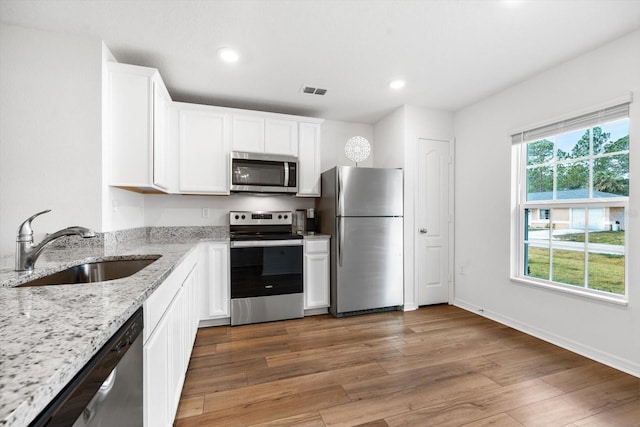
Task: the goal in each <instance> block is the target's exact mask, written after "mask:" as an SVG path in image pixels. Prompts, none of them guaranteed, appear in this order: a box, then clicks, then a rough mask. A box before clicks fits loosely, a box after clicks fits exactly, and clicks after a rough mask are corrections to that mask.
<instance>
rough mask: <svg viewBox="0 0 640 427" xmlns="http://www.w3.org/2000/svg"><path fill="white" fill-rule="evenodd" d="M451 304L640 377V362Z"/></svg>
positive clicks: (462, 303)
mask: <svg viewBox="0 0 640 427" xmlns="http://www.w3.org/2000/svg"><path fill="white" fill-rule="evenodd" d="M453 305H455V306H456V307H460V308H462V309H464V310H467V311H470V312H472V313H476V314H478V315H480V316H483V317H486V318H488V319H491V320H495V321H496V322H498V323H501V324H503V325H506V326H509V327H511V328H513V329H516V330H518V331H520V332H524V333H525V334H528V335H531V336H534V337H536V338H540V339H541V340H544V341H547V342H549V343H551V344H555V345H557V346H559V347H562V348H564V349H566V350H569V351H572V352H574V353H577V354H580V355H582V356H585V357H588V358H589V359H592V360H595V361H597V362H600V363H603V364H605V365H607V366H611V367H612V368H615V369H618V370H620V371H623V372H626V373H628V374H630V375H633V376H635V377H638V378H640V364H639V363H637V362H634V361H632V360H628V359H624V358H621V357H618V356H616V355H613V354H610V353H607V352H604V351H601V350H599V349H596V348H593V347H590V346H586V345H583V344H580V343H578V342H575V341H572V340H570V339H568V338H566V337H561V336H558V335H556V334H553V333H551V332H548V331H544V330H541V329H538V328H536V327H533V326H531V325H526V324H523V323H521V322H519V321H517V320H515V319H512V318H510V317H505V316H502V315H500V314H498V313H493V312H490V311H487V310H485V309H483V308H482V307H478V306H475V305H473V304H470V303H468V302H466V301H464V300H461V299H459V298H456V299H455V300H454V302H453Z"/></svg>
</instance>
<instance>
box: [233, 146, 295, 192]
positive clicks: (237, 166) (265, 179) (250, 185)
mask: <svg viewBox="0 0 640 427" xmlns="http://www.w3.org/2000/svg"><path fill="white" fill-rule="evenodd" d="M231 191H234V192H236V191H246V192H252V193H297V192H298V158H297V157H293V156H283V155H277V154H261V153H247V152H241V151H232V152H231Z"/></svg>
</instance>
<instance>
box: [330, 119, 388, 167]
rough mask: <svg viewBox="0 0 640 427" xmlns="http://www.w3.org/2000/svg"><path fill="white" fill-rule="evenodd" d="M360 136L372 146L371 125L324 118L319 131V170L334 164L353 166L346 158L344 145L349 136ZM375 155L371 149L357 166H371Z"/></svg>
mask: <svg viewBox="0 0 640 427" xmlns="http://www.w3.org/2000/svg"><path fill="white" fill-rule="evenodd" d="M353 136H362V137H364V138H366V139H367V140H368V141H369V143H370V144H371V145H372V146H373V145H374V144H373V126H372V125H369V124H364V123H352V122H341V121H336V120H325V121H324V122H323V123H322V132H321V141H322V148H321V158H322V161H321V162H320V170H321V171H322V172H324V171H326V170H327V169H331V168H332V167H334V166H355V163H354V162H352V161H351V160H349V159H347V156H346V155H345V153H344V145H345V144H346V143H347V141H348V140H349V138H351V137H353ZM375 156H376V152H375V150H373V149H372V150H371V155H370V156H369V158H368V159H366V160H365V161H364V162H361V163H358V166H362V167H371V166H372V165H373V158H374V157H375Z"/></svg>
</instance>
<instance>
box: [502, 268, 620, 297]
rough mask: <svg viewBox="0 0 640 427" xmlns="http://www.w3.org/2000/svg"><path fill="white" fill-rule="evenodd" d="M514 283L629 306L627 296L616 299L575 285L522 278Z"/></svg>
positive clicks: (514, 278) (514, 280) (612, 295)
mask: <svg viewBox="0 0 640 427" xmlns="http://www.w3.org/2000/svg"><path fill="white" fill-rule="evenodd" d="M625 264H626V263H625ZM510 279H511V281H512V282H514V283H520V284H524V285H529V286H536V287H539V288H544V289H550V290H552V291H558V292H562V293H565V294H571V295H577V296H579V297H585V298H591V299H594V300H598V301H603V302H607V303H612V304H617V305H624V306H627V305H629V300H628V299H627V297H626V296H625V295H620V296H618V297H616V294H612V293H605V292H602V293H601V292H598V291H596V290H595V289H587V288H581V287H578V286H577V285H576V286H573V285H566V286H565V285H562V284H561V283H560V282H552V281H550V280H548V281H547V280H542V279H537V280H536V279H533V278H532V279H525V278H522V277H511V278H510Z"/></svg>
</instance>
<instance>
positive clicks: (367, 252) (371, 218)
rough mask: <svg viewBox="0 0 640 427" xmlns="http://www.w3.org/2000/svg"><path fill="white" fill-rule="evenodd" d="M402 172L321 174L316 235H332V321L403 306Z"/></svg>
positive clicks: (348, 169) (348, 168) (357, 170)
mask: <svg viewBox="0 0 640 427" xmlns="http://www.w3.org/2000/svg"><path fill="white" fill-rule="evenodd" d="M402 193H403V187H402V169H381V168H358V167H351V166H337V167H335V168H333V169H329V170H328V171H326V172H324V173H323V174H322V197H321V198H320V200H319V202H318V205H317V209H318V216H319V220H320V232H321V233H325V234H330V235H331V304H330V307H329V311H330V312H331V314H333V315H334V316H336V317H341V316H345V315H350V314H358V313H362V312H367V311H375V310H382V309H396V308H397V307H398V306H400V305H402V304H403V302H404V301H403V299H404V298H403V296H404V286H403V225H402V224H403V220H402V216H403V195H402Z"/></svg>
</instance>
